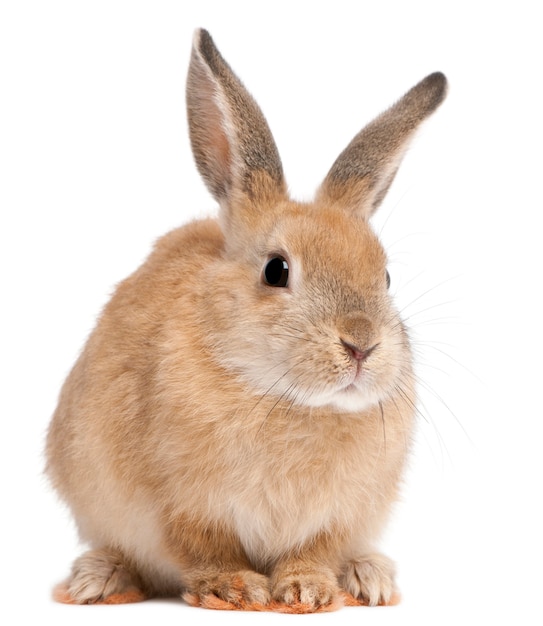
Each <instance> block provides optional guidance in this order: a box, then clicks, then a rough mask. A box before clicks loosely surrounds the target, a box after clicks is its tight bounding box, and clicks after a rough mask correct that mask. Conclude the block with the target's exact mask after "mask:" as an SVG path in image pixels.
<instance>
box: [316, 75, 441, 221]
mask: <svg viewBox="0 0 543 626" xmlns="http://www.w3.org/2000/svg"><path fill="white" fill-rule="evenodd" d="M446 90H447V79H446V78H445V76H444V75H443V74H441V73H439V72H436V73H435V74H430V76H427V77H426V78H425V79H424V80H422V81H421V82H420V83H418V84H417V85H415V87H413V88H412V89H411V90H410V91H408V92H407V93H406V94H405V95H404V96H403V98H401V99H400V100H399V101H398V102H397V103H396V104H395V105H393V106H392V107H391V108H390V109H388V110H387V111H385V112H384V113H382V114H381V115H379V117H377V118H376V119H375V120H374V121H373V122H371V123H370V124H369V125H368V126H366V127H365V128H363V129H362V130H361V131H360V132H359V133H358V135H356V137H355V138H354V139H353V140H352V141H351V143H350V144H349V145H348V146H347V148H345V150H344V151H343V152H342V153H341V154H340V155H339V157H338V158H337V160H336V162H335V163H334V165H333V166H332V168H331V169H330V171H329V172H328V175H327V176H326V178H325V180H324V182H323V184H322V186H321V188H320V189H319V192H318V194H317V201H318V202H321V203H326V204H329V205H330V204H333V205H338V206H342V207H344V208H347V209H349V210H351V211H353V212H355V213H356V214H358V215H361V216H362V217H363V218H364V219H368V218H369V217H370V216H371V215H372V214H373V212H374V211H375V210H376V209H377V207H378V206H379V205H380V204H381V202H382V201H383V199H384V197H385V195H386V192H387V191H388V189H389V187H390V185H391V184H392V181H393V179H394V176H395V175H396V172H397V170H398V167H399V165H400V162H401V160H402V157H403V155H404V153H405V150H406V148H407V146H408V144H409V141H410V140H411V138H412V136H413V134H414V132H415V130H416V129H417V128H418V126H419V125H420V124H421V122H423V121H424V120H425V119H426V117H428V116H429V115H430V114H431V113H433V111H435V109H437V107H438V106H439V105H440V104H441V102H442V101H443V99H444V98H445V94H446Z"/></svg>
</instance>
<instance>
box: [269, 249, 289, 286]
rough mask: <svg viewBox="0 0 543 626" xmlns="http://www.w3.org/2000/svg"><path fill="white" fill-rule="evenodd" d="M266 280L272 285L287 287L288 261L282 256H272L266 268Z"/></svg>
mask: <svg viewBox="0 0 543 626" xmlns="http://www.w3.org/2000/svg"><path fill="white" fill-rule="evenodd" d="M264 281H265V282H266V284H267V285H270V287H286V286H287V284H288V263H287V261H286V259H284V258H283V257H282V256H274V257H273V258H271V259H270V260H269V261H268V263H267V264H266V267H265V268H264Z"/></svg>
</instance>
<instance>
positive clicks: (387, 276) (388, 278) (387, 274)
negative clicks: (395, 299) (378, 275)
mask: <svg viewBox="0 0 543 626" xmlns="http://www.w3.org/2000/svg"><path fill="white" fill-rule="evenodd" d="M385 271H386V279H387V289H388V288H389V287H390V274H389V273H388V270H385Z"/></svg>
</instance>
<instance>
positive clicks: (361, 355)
mask: <svg viewBox="0 0 543 626" xmlns="http://www.w3.org/2000/svg"><path fill="white" fill-rule="evenodd" d="M341 344H342V345H343V347H344V348H345V351H346V352H347V354H348V355H349V356H350V357H351V358H353V359H354V360H355V361H365V360H366V359H367V358H368V357H369V355H370V354H371V353H372V352H373V351H374V350H375V348H377V344H375V345H373V346H371V347H370V348H360V347H359V346H356V345H354V344H353V343H350V342H349V341H345V339H341Z"/></svg>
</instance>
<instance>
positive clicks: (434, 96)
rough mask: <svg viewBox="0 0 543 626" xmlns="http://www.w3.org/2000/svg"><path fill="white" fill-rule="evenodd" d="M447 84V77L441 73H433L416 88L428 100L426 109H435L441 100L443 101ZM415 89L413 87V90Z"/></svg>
mask: <svg viewBox="0 0 543 626" xmlns="http://www.w3.org/2000/svg"><path fill="white" fill-rule="evenodd" d="M448 84H449V83H448V81H447V77H446V76H445V74H443V72H433V73H432V74H429V75H428V76H427V77H426V78H424V79H423V80H422V81H421V82H420V83H419V84H418V86H417V87H418V88H421V89H422V90H424V92H425V94H426V97H427V98H428V109H429V110H430V111H433V110H434V109H437V107H438V106H439V105H440V104H441V103H442V102H443V100H445V96H446V95H447V90H448ZM417 87H415V89H417Z"/></svg>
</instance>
